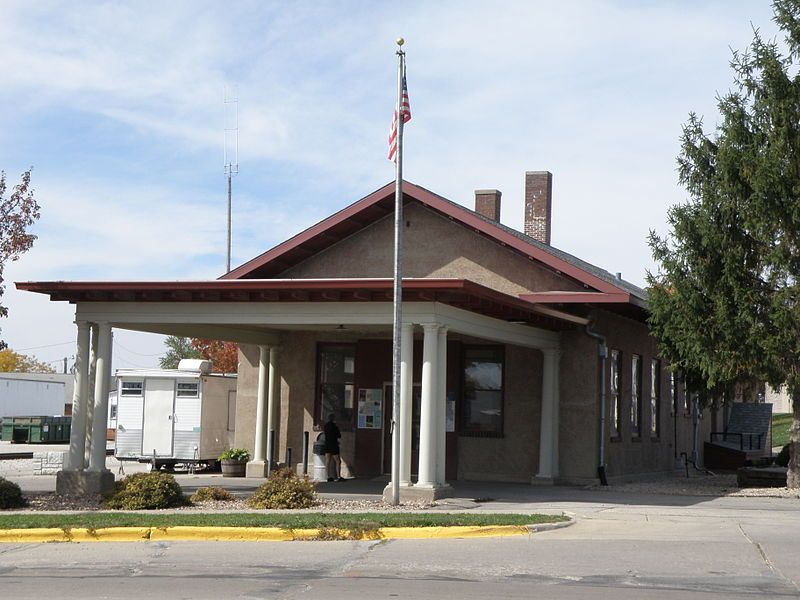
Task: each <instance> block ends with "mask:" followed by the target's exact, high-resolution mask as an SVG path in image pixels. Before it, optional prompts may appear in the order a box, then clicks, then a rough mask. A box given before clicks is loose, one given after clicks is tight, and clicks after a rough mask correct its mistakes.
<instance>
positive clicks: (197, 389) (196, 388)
mask: <svg viewBox="0 0 800 600" xmlns="http://www.w3.org/2000/svg"><path fill="white" fill-rule="evenodd" d="M182 385H191V386H193V387H194V392H193V393H191V394H182V393H181V392H182V391H184V392H185V391H187V390H181V386H182ZM189 391H191V389H190V390H189ZM199 397H200V382H199V381H197V380H194V381H189V380H186V381H180V380H178V381H176V382H175V398H199Z"/></svg>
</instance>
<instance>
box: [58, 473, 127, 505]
mask: <svg viewBox="0 0 800 600" xmlns="http://www.w3.org/2000/svg"><path fill="white" fill-rule="evenodd" d="M113 488H114V474H113V473H112V472H111V471H108V470H104V471H59V472H58V473H56V494H58V495H59V496H68V497H72V498H75V497H79V496H87V495H95V494H105V493H106V492H110V491H111V490H112V489H113Z"/></svg>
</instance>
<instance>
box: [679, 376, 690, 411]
mask: <svg viewBox="0 0 800 600" xmlns="http://www.w3.org/2000/svg"><path fill="white" fill-rule="evenodd" d="M681 383H682V384H683V385H682V386H681V387H683V390H682V391H683V411H684V412H685V413H686V414H687V415H688V414H690V413H691V412H692V405H691V398H690V397H689V396H691V394H690V393H689V391H688V390H687V389H686V388H687V387H689V386H687V385H686V373H683V372H682V373H681Z"/></svg>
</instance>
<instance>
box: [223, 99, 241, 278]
mask: <svg viewBox="0 0 800 600" xmlns="http://www.w3.org/2000/svg"><path fill="white" fill-rule="evenodd" d="M222 103H223V109H224V113H225V114H224V140H223V149H222V156H223V165H224V169H223V170H224V172H225V177H226V178H227V179H228V228H227V232H228V234H227V261H226V263H225V272H226V273H230V270H231V206H232V196H231V180H232V179H233V176H234V175H237V174H238V173H239V96H238V93H237V91H236V87H235V86H234V87H230V88H229V87H227V86H226V87H225V91H224V94H223V100H222Z"/></svg>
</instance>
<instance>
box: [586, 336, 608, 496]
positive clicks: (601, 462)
mask: <svg viewBox="0 0 800 600" xmlns="http://www.w3.org/2000/svg"><path fill="white" fill-rule="evenodd" d="M584 331H585V332H586V335H588V336H589V337H592V338H594V339H596V340H597V355H598V356H599V357H600V423H599V430H600V436H599V437H600V440H599V445H598V455H599V458H598V461H597V476H598V477H599V478H600V485H608V479H607V478H606V358H607V357H608V346H606V338H605V337H604V336H602V335H600V334H599V333H597V332H596V331H593V330H592V322H591V321H590V322H589V323H588V324H587V325H586V329H585V330H584Z"/></svg>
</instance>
